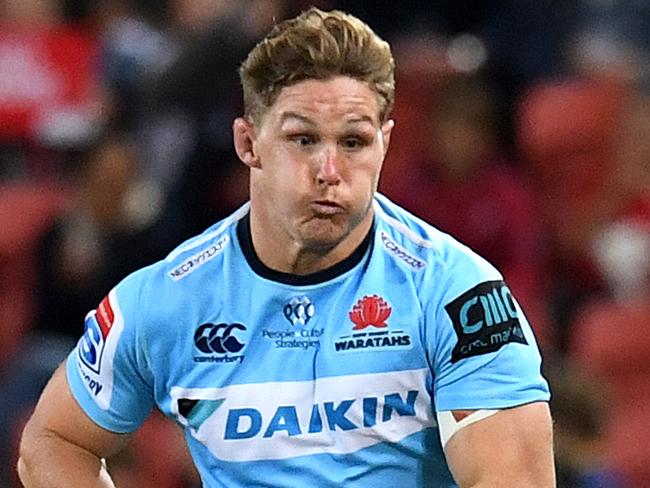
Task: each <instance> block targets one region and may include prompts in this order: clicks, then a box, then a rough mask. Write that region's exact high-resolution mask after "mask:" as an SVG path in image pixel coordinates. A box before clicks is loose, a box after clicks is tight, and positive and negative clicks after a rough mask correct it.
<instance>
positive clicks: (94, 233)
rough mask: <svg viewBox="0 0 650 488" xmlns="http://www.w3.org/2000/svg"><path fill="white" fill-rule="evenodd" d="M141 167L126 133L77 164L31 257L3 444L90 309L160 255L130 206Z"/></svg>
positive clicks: (5, 378) (2, 403)
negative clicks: (28, 318)
mask: <svg viewBox="0 0 650 488" xmlns="http://www.w3.org/2000/svg"><path fill="white" fill-rule="evenodd" d="M136 170H137V154H136V152H135V148H134V146H133V144H132V142H131V141H130V140H129V138H128V137H127V136H125V135H123V134H115V133H111V134H107V135H106V136H105V137H104V138H102V139H100V140H99V141H98V143H97V145H96V146H95V147H94V148H93V149H92V150H90V151H89V153H88V156H87V158H86V159H85V160H84V161H83V162H82V163H81V164H80V165H79V172H80V177H79V179H78V181H77V182H76V185H75V189H74V195H73V196H72V197H71V198H72V200H71V201H70V206H69V208H68V209H67V210H66V211H65V212H64V213H62V214H61V216H60V217H59V218H58V219H57V220H56V221H55V222H54V224H53V225H52V227H51V229H50V230H49V231H48V232H47V234H46V235H45V237H44V238H43V239H42V241H41V243H40V245H39V247H38V249H37V251H36V253H35V254H34V255H33V256H32V257H31V263H32V265H34V264H36V265H37V270H36V272H37V279H36V286H35V289H36V310H37V312H36V317H35V319H34V323H33V326H32V328H31V331H30V334H29V336H28V337H26V338H25V339H24V340H23V342H22V343H21V344H20V345H19V349H18V351H17V352H16V354H14V360H13V362H12V363H11V364H10V365H9V366H8V367H7V368H6V369H5V370H4V371H3V372H2V374H1V375H0V391H2V392H3V394H2V395H0V439H2V440H3V443H4V442H6V440H8V439H11V435H10V434H11V431H12V430H13V429H15V428H16V427H17V426H16V422H18V421H20V420H23V417H24V416H25V415H26V414H27V413H28V412H29V411H30V409H31V408H32V406H33V403H34V402H35V401H36V399H37V398H38V395H39V394H40V391H41V390H42V388H43V387H44V385H45V382H46V380H47V379H48V378H49V377H50V376H51V374H52V372H53V371H54V369H55V368H56V366H57V365H58V364H59V362H60V361H61V360H62V359H63V358H64V357H65V356H66V354H67V353H68V352H69V351H70V349H71V348H72V347H73V345H74V344H75V342H76V341H77V339H78V338H79V337H80V336H81V334H82V333H83V319H84V316H85V315H86V313H87V312H88V311H90V310H91V309H92V308H94V307H95V306H96V305H97V303H99V301H101V299H102V298H103V295H104V294H105V293H106V290H109V289H110V288H111V287H112V286H113V285H114V284H115V283H117V282H118V281H119V280H120V279H122V278H123V277H124V276H126V274H128V273H129V272H131V271H133V270H135V269H137V268H139V267H141V266H143V265H145V264H147V263H149V262H151V261H155V260H156V259H159V258H161V257H162V253H161V252H160V250H159V249H158V248H157V243H156V242H151V241H150V240H149V239H147V232H148V230H149V228H150V225H149V226H147V227H143V226H142V225H143V222H145V221H143V220H142V219H141V216H140V212H139V211H136V212H134V211H133V208H132V207H131V206H129V205H128V202H129V196H130V191H129V190H130V188H131V184H132V183H133V178H134V176H135V174H136ZM135 210H140V209H137V208H136V209H135ZM147 224H150V222H147ZM14 447H15V446H14ZM8 449H9V446H6V445H4V446H0V458H4V459H3V460H2V462H1V465H0V473H10V472H12V471H13V470H11V469H9V468H8V467H7V464H6V462H7V450H8ZM2 451H4V456H3V455H2ZM0 485H2V483H1V482H0Z"/></svg>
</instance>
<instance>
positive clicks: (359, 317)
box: [350, 295, 393, 330]
mask: <svg viewBox="0 0 650 488" xmlns="http://www.w3.org/2000/svg"><path fill="white" fill-rule="evenodd" d="M392 311H393V309H392V308H390V306H389V305H388V303H387V302H386V300H384V299H383V298H382V297H380V296H379V295H372V296H367V295H366V296H364V297H363V298H362V299H360V300H359V301H358V302H357V303H356V304H355V305H354V307H352V311H351V312H350V320H351V321H352V322H354V324H355V325H354V327H353V328H352V330H363V329H365V328H366V327H368V326H370V325H372V326H373V327H386V319H387V318H388V317H390V313H391V312H392Z"/></svg>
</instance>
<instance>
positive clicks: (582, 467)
mask: <svg viewBox="0 0 650 488" xmlns="http://www.w3.org/2000/svg"><path fill="white" fill-rule="evenodd" d="M545 374H546V377H547V379H548V380H549V384H550V385H551V393H552V394H551V413H552V415H553V419H554V421H555V429H554V439H555V462H556V470H557V486H559V487H562V488H624V487H627V486H628V485H627V484H625V483H624V481H623V476H622V474H621V473H619V472H617V470H616V469H615V468H613V467H612V466H611V465H610V464H609V463H608V461H607V457H606V439H605V431H606V428H607V427H606V425H607V416H608V411H609V403H608V401H607V399H606V395H605V393H606V391H607V390H606V388H605V386H604V385H602V384H601V383H600V382H598V381H597V380H596V379H595V378H594V377H593V376H592V375H590V374H588V373H587V372H586V371H584V370H582V369H581V368H580V367H579V366H578V365H577V364H573V363H572V362H570V361H566V360H562V359H560V358H559V357H555V358H552V360H549V361H547V367H546V369H545Z"/></svg>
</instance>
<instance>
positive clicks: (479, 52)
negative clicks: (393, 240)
mask: <svg viewBox="0 0 650 488" xmlns="http://www.w3.org/2000/svg"><path fill="white" fill-rule="evenodd" d="M310 4H314V5H317V6H320V7H323V8H329V7H338V8H342V9H345V10H349V11H351V12H353V13H355V14H358V15H359V16H360V17H361V18H362V19H364V20H366V21H367V22H368V23H369V24H370V25H371V26H372V27H373V28H374V29H375V30H376V31H377V32H378V33H379V34H380V35H382V36H383V37H385V38H386V39H387V40H389V41H390V42H391V43H392V45H393V49H394V54H395V57H396V60H397V99H396V106H395V110H394V118H395V119H396V122H397V126H396V129H395V134H394V137H393V142H392V146H391V149H390V151H389V155H388V158H387V161H386V164H385V170H384V175H383V177H382V181H381V191H382V192H384V193H385V194H387V195H388V196H389V197H391V198H392V199H394V200H395V201H396V202H398V203H400V204H402V205H404V206H406V207H407V208H409V209H411V210H412V211H413V212H415V213H416V214H418V215H420V216H422V217H424V218H426V219H427V220H429V221H430V222H432V223H433V224H435V225H437V226H439V227H441V228H443V229H445V230H447V231H449V232H450V233H452V234H453V235H455V236H456V237H457V238H459V239H460V240H461V241H463V242H466V243H468V244H470V245H471V246H472V247H473V248H475V249H476V250H477V251H479V252H480V253H481V254H483V255H484V256H486V257H488V258H489V259H490V260H491V261H493V262H494V263H495V264H496V265H497V266H498V267H499V268H500V269H501V270H502V271H503V273H504V275H505V277H506V279H507V281H508V282H509V284H510V287H511V288H512V289H513V291H514V293H515V295H516V296H518V297H519V300H520V302H522V304H523V306H524V308H525V310H526V311H527V313H528V315H529V318H530V319H531V322H532V323H533V327H534V329H535V331H536V334H537V336H538V338H539V341H540V343H541V346H542V349H543V350H544V353H545V357H546V366H545V367H546V372H547V375H548V377H549V378H550V380H551V386H552V389H553V392H554V397H553V402H552V408H553V412H554V416H555V421H556V451H557V463H558V467H559V476H560V482H559V486H561V487H574V486H575V487H615V486H616V487H632V488H646V487H648V486H650V442H647V439H649V438H650V401H649V400H650V334H648V330H647V326H648V324H650V2H647V1H645V0H636V1H635V0H500V1H499V0H492V1H480V2H479V1H470V0H438V1H436V2H430V1H425V0H410V1H404V2H395V1H393V0H375V1H372V2H368V1H361V0H357V1H355V0H348V1H345V0H341V1H335V0H330V1H326V0H323V1H314V2H305V1H299V0H293V1H292V0H239V1H236V2H235V1H231V0H0V487H5V486H6V487H13V486H17V485H16V480H15V477H14V475H13V474H12V466H13V465H14V463H15V455H16V446H17V440H18V434H19V432H20V428H21V425H22V423H23V422H24V421H25V419H26V418H27V417H28V416H29V413H30V411H31V408H32V407H33V402H34V399H35V398H36V397H37V395H38V392H39V391H40V389H41V388H42V387H43V384H44V381H45V379H46V378H47V377H48V376H49V374H50V373H51V371H52V369H53V368H54V367H55V365H56V364H57V363H58V362H59V361H60V360H61V359H62V358H63V357H64V355H65V352H66V351H67V350H69V348H70V347H71V345H72V344H74V342H75V340H76V338H77V337H78V336H79V335H80V334H81V333H82V329H83V316H84V315H85V313H86V312H87V311H88V310H89V309H91V308H93V307H94V306H96V304H97V303H98V302H99V301H100V300H101V299H102V297H103V296H104V294H105V293H106V292H107V291H108V290H109V289H110V287H111V286H112V285H113V284H115V283H116V282H117V281H118V280H119V279H121V278H122V277H123V276H125V275H126V274H127V273H128V272H130V271H132V270H134V269H136V268H138V267H140V266H142V265H144V264H147V263H149V262H152V261H153V260H155V259H158V258H161V257H163V256H164V255H165V253H166V252H167V251H169V250H170V249H171V248H172V247H173V246H174V245H175V244H176V243H179V242H180V241H182V240H183V239H185V238H186V237H188V236H190V235H193V234H195V233H197V232H200V231H201V230H203V229H204V228H205V227H207V226H208V225H210V224H211V223H212V222H214V221H216V220H218V219H219V218H221V217H223V216H225V215H227V214H228V213H229V212H231V211H232V210H233V209H234V208H236V207H237V206H238V205H239V204H240V203H241V202H242V201H244V200H245V198H246V194H247V181H246V178H247V176H246V171H245V168H244V167H243V165H241V164H239V163H238V162H237V161H236V156H235V155H234V153H233V148H232V146H231V142H230V124H231V121H232V119H233V117H235V116H236V115H238V114H239V113H240V110H241V99H240V90H239V86H238V79H237V75H236V69H237V66H238V64H239V62H241V60H242V59H243V57H244V56H245V54H246V53H247V51H248V50H249V49H250V47H251V46H252V45H253V44H254V42H255V40H256V39H259V37H260V36H261V35H262V34H263V33H264V32H265V31H266V30H267V29H268V27H269V25H271V23H272V22H273V19H282V18H285V17H288V16H291V15H293V14H295V13H297V12H298V11H300V10H301V9H304V8H306V7H308V6H309V5H310ZM178 439H179V433H178V432H177V431H176V430H175V429H174V428H173V427H172V426H171V425H169V424H168V423H165V422H161V419H160V418H158V417H157V416H154V417H152V419H151V420H150V421H149V422H148V423H147V424H145V427H144V428H143V429H142V431H141V432H140V433H139V434H138V435H136V436H135V438H134V440H133V442H132V443H131V444H130V445H129V447H128V449H127V450H126V451H125V452H124V453H123V454H121V455H120V456H118V457H117V458H115V459H113V460H111V464H112V466H113V472H114V473H115V478H116V481H117V483H118V486H119V487H129V486H137V487H140V488H147V487H149V486H151V487H154V486H155V487H157V488H167V487H169V488H185V487H187V488H191V487H195V486H197V481H196V478H195V477H194V475H193V470H192V466H191V463H190V462H189V461H188V460H187V457H186V454H185V453H184V449H183V447H182V443H181V442H179V441H178ZM599 483H600V484H599Z"/></svg>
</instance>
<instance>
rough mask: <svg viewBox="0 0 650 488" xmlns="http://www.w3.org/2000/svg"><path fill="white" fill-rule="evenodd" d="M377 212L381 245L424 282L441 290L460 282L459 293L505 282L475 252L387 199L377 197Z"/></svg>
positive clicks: (492, 267)
mask: <svg viewBox="0 0 650 488" xmlns="http://www.w3.org/2000/svg"><path fill="white" fill-rule="evenodd" d="M374 208H375V215H376V216H377V222H378V229H377V230H378V245H379V246H380V247H382V248H383V249H384V251H386V252H387V253H388V254H389V255H391V256H392V257H393V258H394V259H395V260H397V261H402V262H403V263H405V264H406V265H407V266H409V267H411V268H412V269H413V270H416V271H422V274H423V277H424V278H425V279H430V280H431V279H433V280H434V281H435V282H436V283H437V285H438V286H440V285H442V284H443V283H445V282H447V281H449V280H452V278H453V281H460V283H458V286H459V288H460V289H462V288H463V287H464V286H467V285H470V284H471V283H472V282H474V283H476V282H477V281H486V280H500V279H502V277H501V274H500V273H499V272H498V271H497V270H496V269H495V268H494V266H492V265H491V264H490V263H489V262H488V261H487V260H485V259H484V258H483V257H481V256H480V255H478V254H477V253H476V252H474V251H473V250H472V249H470V248H469V247H467V246H466V245H464V244H462V243H461V242H459V241H458V240H456V239H455V238H453V237H452V236H450V235H449V234H447V233H445V232H443V231H441V230H440V229H438V228H436V227H434V226H433V225H431V224H429V223H427V222H425V221H424V220H422V219H420V218H418V217H416V216H415V215H413V214H411V213H410V212H408V211H407V210H405V209H403V208H401V207H399V206H398V205H396V204H394V203H393V202H391V201H390V200H389V199H388V198H386V197H385V196H383V195H377V196H376V198H375V205H374ZM464 276H466V277H467V280H464V279H463V277H464ZM465 281H466V283H463V282H465ZM459 291H460V290H459Z"/></svg>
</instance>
